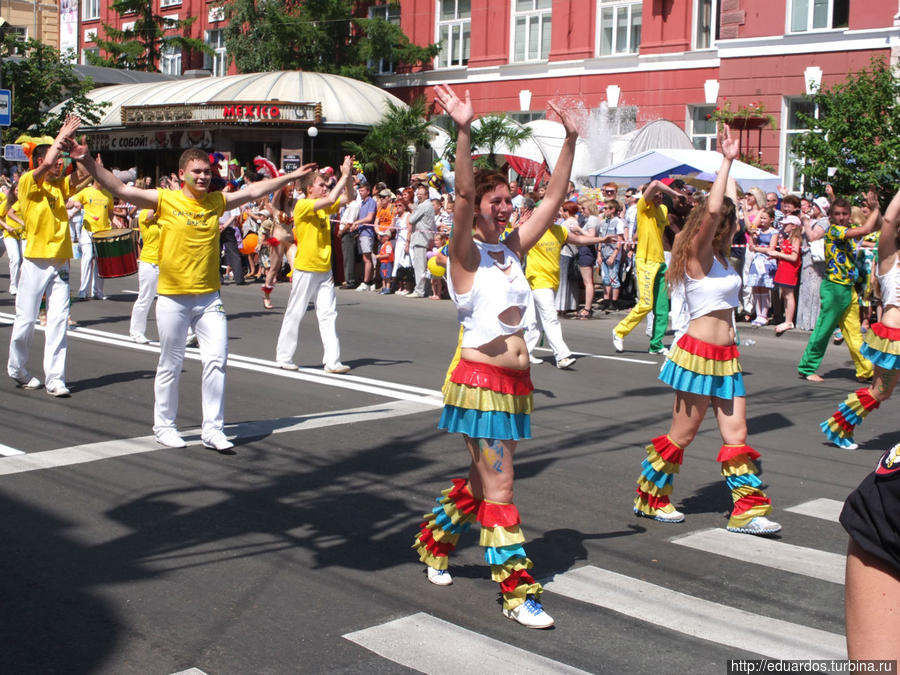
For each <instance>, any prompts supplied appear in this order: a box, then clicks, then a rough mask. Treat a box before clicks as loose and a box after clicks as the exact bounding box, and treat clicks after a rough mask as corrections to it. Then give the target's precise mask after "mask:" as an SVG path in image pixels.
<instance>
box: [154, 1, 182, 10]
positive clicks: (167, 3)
mask: <svg viewBox="0 0 900 675" xmlns="http://www.w3.org/2000/svg"><path fill="white" fill-rule="evenodd" d="M180 4H181V0H159V7H160V9H162V8H164V7H174V6H175V5H180Z"/></svg>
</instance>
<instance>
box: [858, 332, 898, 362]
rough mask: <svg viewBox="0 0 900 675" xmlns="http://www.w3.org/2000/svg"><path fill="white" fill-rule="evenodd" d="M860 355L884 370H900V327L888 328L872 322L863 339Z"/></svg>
mask: <svg viewBox="0 0 900 675" xmlns="http://www.w3.org/2000/svg"><path fill="white" fill-rule="evenodd" d="M860 352H861V353H862V355H863V356H864V357H866V358H867V359H869V361H871V362H872V365H873V366H878V367H879V368H884V369H885V370H900V328H889V327H887V326H885V325H884V324H883V323H880V322H879V323H873V324H872V325H871V326H870V327H869V331H868V332H867V333H866V337H865V340H864V341H863V346H862V349H861V350H860Z"/></svg>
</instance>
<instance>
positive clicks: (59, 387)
mask: <svg viewBox="0 0 900 675" xmlns="http://www.w3.org/2000/svg"><path fill="white" fill-rule="evenodd" d="M47 393H48V394H50V395H51V396H56V397H58V398H68V397H69V396H71V395H72V392H70V391H69V390H68V388H67V387H66V385H64V384H63V383H62V382H51V383H50V384H48V385H47Z"/></svg>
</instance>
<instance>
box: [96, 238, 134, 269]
mask: <svg viewBox="0 0 900 675" xmlns="http://www.w3.org/2000/svg"><path fill="white" fill-rule="evenodd" d="M93 240H94V251H96V253H97V269H98V270H99V272H100V278H102V279H115V278H116V277H127V276H129V275H131V274H135V273H137V271H138V263H137V246H136V245H135V242H134V235H133V234H132V232H131V230H104V231H103V232H95V233H94V234H93Z"/></svg>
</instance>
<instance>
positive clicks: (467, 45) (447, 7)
mask: <svg viewBox="0 0 900 675" xmlns="http://www.w3.org/2000/svg"><path fill="white" fill-rule="evenodd" d="M437 39H438V42H440V43H441V53H440V54H438V58H437V63H436V64H435V67H436V68H454V67H459V66H465V65H466V64H468V63H469V52H470V51H471V49H472V0H440V8H439V10H438V30H437Z"/></svg>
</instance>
